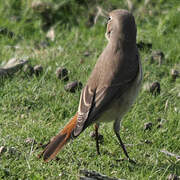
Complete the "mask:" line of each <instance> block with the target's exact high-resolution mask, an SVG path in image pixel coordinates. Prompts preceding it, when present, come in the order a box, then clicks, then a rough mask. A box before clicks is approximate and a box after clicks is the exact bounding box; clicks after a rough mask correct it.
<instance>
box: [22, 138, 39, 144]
mask: <svg viewBox="0 0 180 180" xmlns="http://www.w3.org/2000/svg"><path fill="white" fill-rule="evenodd" d="M24 142H25V144H26V145H29V144H37V143H36V141H35V140H34V139H33V138H27V139H25V141H24Z"/></svg>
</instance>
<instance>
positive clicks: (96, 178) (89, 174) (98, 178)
mask: <svg viewBox="0 0 180 180" xmlns="http://www.w3.org/2000/svg"><path fill="white" fill-rule="evenodd" d="M80 174H83V175H84V176H85V177H82V176H81V177H80V180H122V179H117V178H111V177H108V176H106V175H103V174H100V173H98V172H96V171H89V170H86V169H83V170H80Z"/></svg>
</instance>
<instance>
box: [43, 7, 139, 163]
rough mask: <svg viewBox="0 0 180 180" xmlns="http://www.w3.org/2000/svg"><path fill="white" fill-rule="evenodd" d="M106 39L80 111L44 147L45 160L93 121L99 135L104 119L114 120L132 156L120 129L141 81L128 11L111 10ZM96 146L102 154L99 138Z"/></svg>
mask: <svg viewBox="0 0 180 180" xmlns="http://www.w3.org/2000/svg"><path fill="white" fill-rule="evenodd" d="M106 38H107V39H108V44H107V46H106V48H105V49H104V51H103V52H102V54H101V55H100V57H99V59H98V61H97V63H96V65H95V67H94V69H93V71H92V73H91V75H90V77H89V79H88V81H87V84H86V86H85V87H84V89H83V90H82V93H81V97H80V102H79V108H78V112H77V113H76V115H75V116H74V117H73V118H72V120H71V121H70V122H69V123H68V124H67V125H66V127H65V128H64V129H63V130H62V131H60V133H59V134H58V135H57V136H56V137H55V138H54V139H53V140H52V141H51V142H50V144H49V145H48V146H47V148H46V149H45V150H44V152H43V153H44V154H43V155H44V159H45V161H48V160H49V159H52V158H53V157H54V156H55V155H56V154H57V152H58V151H59V150H60V149H61V148H62V146H63V145H64V144H66V142H67V141H68V140H69V139H70V137H72V138H74V137H77V136H78V135H79V134H80V133H81V132H82V131H84V130H85V129H86V128H87V127H88V126H89V125H91V124H93V123H96V135H97V132H98V127H99V126H98V125H99V123H100V122H101V121H102V122H109V121H114V132H115V134H116V136H117V138H118V140H119V142H120V145H121V147H122V148H123V151H124V153H125V155H126V157H127V158H128V159H129V156H128V153H127V151H126V149H125V146H124V144H123V142H122V140H121V138H120V135H119V129H120V120H121V119H122V117H123V115H124V114H125V113H126V112H127V111H128V109H129V108H130V106H131V105H132V103H133V102H134V100H135V98H136V96H137V94H138V91H139V88H140V84H141V80H142V70H141V63H140V58H139V53H138V49H137V47H136V24H135V20H134V17H133V15H132V14H131V13H129V12H128V11H126V10H114V11H112V12H110V14H109V20H108V24H107V31H106ZM62 137H63V138H64V140H63V138H62ZM58 139H60V141H58ZM57 142H58V143H59V144H58V145H57ZM96 145H97V152H98V153H99V145H98V139H97V140H96Z"/></svg>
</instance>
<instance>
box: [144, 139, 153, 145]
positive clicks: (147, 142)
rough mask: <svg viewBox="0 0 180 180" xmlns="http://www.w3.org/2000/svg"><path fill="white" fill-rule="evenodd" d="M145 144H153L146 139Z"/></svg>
mask: <svg viewBox="0 0 180 180" xmlns="http://www.w3.org/2000/svg"><path fill="white" fill-rule="evenodd" d="M144 142H145V143H146V144H152V142H151V141H150V140H148V139H146V140H145V141H144Z"/></svg>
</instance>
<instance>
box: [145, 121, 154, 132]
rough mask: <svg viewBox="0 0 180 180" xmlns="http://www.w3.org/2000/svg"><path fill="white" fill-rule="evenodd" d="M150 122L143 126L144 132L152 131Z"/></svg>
mask: <svg viewBox="0 0 180 180" xmlns="http://www.w3.org/2000/svg"><path fill="white" fill-rule="evenodd" d="M152 125H153V124H152V122H147V123H145V124H144V130H151V129H152Z"/></svg>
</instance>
